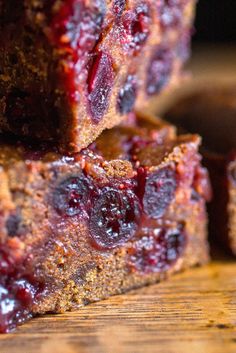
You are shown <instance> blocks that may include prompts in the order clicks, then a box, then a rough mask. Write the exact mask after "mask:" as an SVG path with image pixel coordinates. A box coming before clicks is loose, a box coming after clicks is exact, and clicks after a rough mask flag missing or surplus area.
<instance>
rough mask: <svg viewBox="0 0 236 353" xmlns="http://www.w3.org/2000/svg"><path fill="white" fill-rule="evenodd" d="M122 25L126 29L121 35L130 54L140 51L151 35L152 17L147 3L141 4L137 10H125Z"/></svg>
mask: <svg viewBox="0 0 236 353" xmlns="http://www.w3.org/2000/svg"><path fill="white" fill-rule="evenodd" d="M122 27H123V29H124V31H123V36H121V37H122V42H123V43H124V47H125V48H126V49H127V51H129V54H130V53H132V54H133V53H134V52H138V51H139V50H140V49H141V47H142V45H143V44H144V43H145V41H146V40H147V38H148V35H149V27H150V17H149V8H148V6H147V4H140V5H139V6H138V7H137V8H136V9H135V11H131V10H130V11H127V12H125V14H124V15H123V17H122ZM130 50H131V51H130Z"/></svg>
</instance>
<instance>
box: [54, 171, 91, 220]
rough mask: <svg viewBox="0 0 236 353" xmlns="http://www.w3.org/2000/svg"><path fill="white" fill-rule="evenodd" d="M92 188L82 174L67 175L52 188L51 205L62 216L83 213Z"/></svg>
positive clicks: (85, 210)
mask: <svg viewBox="0 0 236 353" xmlns="http://www.w3.org/2000/svg"><path fill="white" fill-rule="evenodd" d="M92 188H93V186H92V185H91V184H90V181H89V180H88V178H86V177H85V176H84V175H83V174H79V175H72V176H68V177H67V178H66V179H65V180H63V181H62V182H61V183H60V184H59V185H58V186H57V187H56V188H55V189H54V194H53V206H54V208H55V209H56V210H57V212H58V213H59V214H60V215H62V216H70V217H72V216H75V215H78V214H84V213H86V212H87V207H88V201H89V195H90V192H91V190H92Z"/></svg>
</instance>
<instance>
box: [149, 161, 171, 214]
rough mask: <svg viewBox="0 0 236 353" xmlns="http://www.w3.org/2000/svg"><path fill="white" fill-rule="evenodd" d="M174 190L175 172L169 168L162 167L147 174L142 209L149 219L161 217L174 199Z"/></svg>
mask: <svg viewBox="0 0 236 353" xmlns="http://www.w3.org/2000/svg"><path fill="white" fill-rule="evenodd" d="M175 190H176V175H175V171H174V170H173V169H172V168H170V167H168V166H167V167H163V168H161V169H159V170H157V171H155V172H152V173H150V174H147V177H146V185H145V191H144V196H143V208H144V212H145V213H146V215H148V216H149V217H151V218H155V219H157V218H159V217H161V216H163V214H164V213H165V211H166V209H167V207H168V206H169V205H170V203H171V201H172V200H173V198H174V194H175Z"/></svg>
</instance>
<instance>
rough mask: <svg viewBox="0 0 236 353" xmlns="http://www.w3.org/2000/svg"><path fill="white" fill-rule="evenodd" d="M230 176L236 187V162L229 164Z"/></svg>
mask: <svg viewBox="0 0 236 353" xmlns="http://www.w3.org/2000/svg"><path fill="white" fill-rule="evenodd" d="M228 174H229V178H230V180H231V181H232V182H233V183H234V185H236V161H233V162H231V163H230V164H229V168H228Z"/></svg>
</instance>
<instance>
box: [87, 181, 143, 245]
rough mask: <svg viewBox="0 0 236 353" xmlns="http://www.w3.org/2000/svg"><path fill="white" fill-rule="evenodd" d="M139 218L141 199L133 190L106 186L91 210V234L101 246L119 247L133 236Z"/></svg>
mask: <svg viewBox="0 0 236 353" xmlns="http://www.w3.org/2000/svg"><path fill="white" fill-rule="evenodd" d="M139 219H140V204H139V200H138V198H137V196H136V195H135V194H134V193H133V192H132V191H131V190H126V189H114V188H113V187H105V188H104V189H102V190H101V194H100V196H99V197H98V198H97V199H95V200H94V204H93V207H92V210H91V216H90V225H89V226H90V232H91V236H92V238H93V240H94V241H95V242H96V244H97V245H98V246H99V247H101V248H104V249H110V248H114V247H117V246H119V245H122V244H124V243H126V242H127V241H128V240H130V239H131V238H132V237H133V235H134V234H135V232H136V231H137V228H138V223H139Z"/></svg>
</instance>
